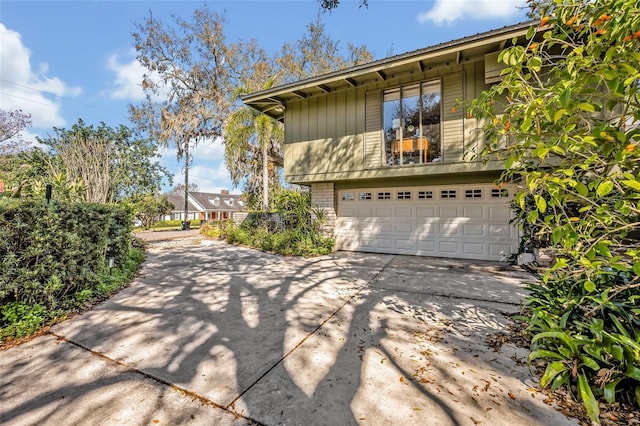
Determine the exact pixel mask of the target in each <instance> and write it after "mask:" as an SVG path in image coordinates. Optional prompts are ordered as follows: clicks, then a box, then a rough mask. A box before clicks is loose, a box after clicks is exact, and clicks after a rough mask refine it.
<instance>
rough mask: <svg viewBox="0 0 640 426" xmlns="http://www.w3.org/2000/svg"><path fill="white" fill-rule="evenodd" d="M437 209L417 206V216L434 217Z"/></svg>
mask: <svg viewBox="0 0 640 426" xmlns="http://www.w3.org/2000/svg"><path fill="white" fill-rule="evenodd" d="M434 216H435V210H434V208H433V207H418V208H416V217H419V218H423V217H434Z"/></svg>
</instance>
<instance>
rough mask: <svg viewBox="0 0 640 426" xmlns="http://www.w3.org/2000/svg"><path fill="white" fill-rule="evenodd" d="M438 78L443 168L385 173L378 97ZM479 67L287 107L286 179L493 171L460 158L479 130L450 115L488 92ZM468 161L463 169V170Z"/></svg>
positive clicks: (475, 145)
mask: <svg viewBox="0 0 640 426" xmlns="http://www.w3.org/2000/svg"><path fill="white" fill-rule="evenodd" d="M434 78H440V79H441V99H442V124H441V125H442V127H441V139H442V160H443V161H442V162H441V163H430V164H425V165H417V166H403V167H393V166H392V167H389V166H386V165H384V163H383V158H382V157H383V133H382V119H383V117H382V92H383V91H384V90H386V89H389V88H393V87H398V86H401V85H405V84H410V83H415V82H420V81H426V80H433V79H434ZM486 87H487V86H486V85H485V84H484V64H483V63H482V62H481V61H477V62H471V63H466V64H464V65H451V66H446V67H440V68H437V69H433V70H426V71H425V73H423V74H421V73H415V74H413V75H411V76H404V77H403V78H396V79H389V80H387V81H382V80H378V81H375V82H371V83H370V84H367V85H363V86H359V87H357V88H349V89H345V90H341V91H336V92H331V93H327V94H318V95H314V96H312V97H310V98H307V99H300V100H297V101H294V102H289V103H287V110H286V120H285V139H286V143H285V147H284V151H285V178H286V179H287V180H288V181H289V182H297V183H307V182H320V181H334V180H342V181H344V180H347V181H348V180H350V179H354V180H357V179H371V178H377V179H384V178H399V177H401V176H416V177H418V176H426V177H430V178H436V177H437V176H440V177H437V178H439V179H446V178H444V177H443V176H445V175H447V174H454V173H472V172H474V171H477V172H480V171H489V170H498V169H499V167H498V166H497V165H496V164H492V165H489V166H487V165H482V163H481V162H475V163H468V162H469V161H470V160H471V159H472V157H471V156H468V157H466V158H465V157H464V154H465V152H469V151H472V152H478V151H479V149H481V147H482V140H483V136H482V133H481V131H479V130H480V128H481V123H478V121H477V120H475V119H473V118H466V117H465V114H466V113H465V111H464V108H462V107H458V108H457V109H456V111H455V112H454V111H453V108H454V106H455V103H456V100H457V99H458V98H461V99H462V98H468V97H476V96H477V95H479V94H480V93H481V92H482V90H484V89H486ZM463 162H467V164H461V163H463Z"/></svg>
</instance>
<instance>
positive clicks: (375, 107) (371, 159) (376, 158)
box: [364, 91, 382, 169]
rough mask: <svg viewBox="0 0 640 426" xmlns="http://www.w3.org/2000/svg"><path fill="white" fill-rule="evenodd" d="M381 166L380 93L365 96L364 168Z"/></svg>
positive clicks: (369, 93) (375, 92) (368, 93)
mask: <svg viewBox="0 0 640 426" xmlns="http://www.w3.org/2000/svg"><path fill="white" fill-rule="evenodd" d="M381 165H382V92H380V91H373V92H367V93H366V94H365V124H364V168H365V169H374V168H376V167H380V166H381Z"/></svg>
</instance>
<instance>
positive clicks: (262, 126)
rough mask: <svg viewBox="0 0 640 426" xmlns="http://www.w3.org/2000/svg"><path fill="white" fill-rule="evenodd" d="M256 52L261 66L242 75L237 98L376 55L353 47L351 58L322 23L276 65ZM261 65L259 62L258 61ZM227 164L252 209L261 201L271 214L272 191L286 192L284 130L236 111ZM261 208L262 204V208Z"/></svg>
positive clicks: (244, 111) (287, 46)
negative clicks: (283, 187)
mask: <svg viewBox="0 0 640 426" xmlns="http://www.w3.org/2000/svg"><path fill="white" fill-rule="evenodd" d="M243 50H244V51H245V52H251V53H252V55H253V58H254V60H253V61H252V62H251V63H253V64H257V65H255V66H253V67H245V68H244V72H243V73H241V76H242V80H241V82H242V83H243V84H244V85H243V86H238V88H237V89H236V92H235V93H238V94H242V93H248V92H252V91H257V90H267V89H270V88H271V87H273V86H274V85H276V84H285V83H288V82H292V81H297V80H300V79H303V78H308V77H312V76H317V75H320V74H325V73H329V72H333V71H336V70H339V69H343V68H347V67H350V66H354V65H358V64H361V63H365V62H368V61H371V60H372V59H373V55H372V54H371V53H370V52H369V51H368V50H367V48H366V47H365V46H359V47H356V46H353V45H351V44H349V45H348V46H347V52H346V54H345V52H344V51H343V50H342V49H341V48H340V45H339V42H337V41H334V40H333V39H331V37H330V36H329V35H327V34H326V31H325V26H324V24H323V23H322V22H321V20H320V17H319V16H318V17H317V18H316V21H315V22H314V23H311V24H309V25H307V33H306V34H304V35H303V36H302V37H301V38H300V39H299V40H297V41H296V42H295V43H294V44H285V45H284V46H283V47H282V49H281V52H280V53H279V54H278V55H277V56H275V57H274V58H273V59H269V58H268V57H266V54H264V52H263V51H262V50H260V49H259V48H257V47H256V46H255V45H254V46H251V49H249V48H247V46H245V48H244V49H243ZM256 59H257V60H256ZM224 140H225V162H226V164H227V168H228V170H229V173H230V175H231V179H232V182H233V184H234V185H236V186H237V185H239V184H240V183H241V182H243V183H244V190H245V195H246V197H247V199H248V201H249V205H253V201H254V200H255V201H257V200H258V199H261V202H260V204H261V206H262V208H263V209H265V210H267V209H268V208H269V205H270V199H271V200H272V199H273V197H271V198H270V193H273V192H274V191H269V187H270V186H271V188H272V189H278V188H279V187H280V186H281V182H280V180H281V177H280V171H281V169H282V167H283V165H284V160H283V152H282V143H283V141H284V131H283V128H282V125H281V124H280V123H278V122H277V121H275V120H274V119H272V118H270V117H268V116H266V115H264V114H259V113H258V112H257V111H255V110H253V109H251V108H247V107H240V108H237V109H235V110H234V111H233V112H232V113H231V115H230V117H229V120H228V121H227V123H226V126H225V132H224ZM256 204H257V203H256Z"/></svg>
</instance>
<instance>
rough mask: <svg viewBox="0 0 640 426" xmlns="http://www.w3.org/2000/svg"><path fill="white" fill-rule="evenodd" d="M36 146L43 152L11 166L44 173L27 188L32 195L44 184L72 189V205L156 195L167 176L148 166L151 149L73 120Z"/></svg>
mask: <svg viewBox="0 0 640 426" xmlns="http://www.w3.org/2000/svg"><path fill="white" fill-rule="evenodd" d="M38 141H39V142H40V143H41V144H43V145H44V146H46V147H48V149H49V152H48V153H46V152H43V151H40V150H38V152H34V153H32V154H31V155H30V156H28V158H27V157H23V158H22V159H23V160H24V162H18V163H17V167H20V168H22V169H25V166H26V165H29V164H31V165H32V166H33V167H36V169H35V170H43V171H45V170H46V173H45V174H44V175H40V176H37V178H36V179H35V180H34V181H31V183H30V185H31V187H32V188H33V190H34V191H36V192H41V191H42V189H43V187H44V183H52V184H54V187H55V186H58V188H56V189H60V190H63V188H64V187H67V188H66V189H64V191H68V189H69V188H77V189H76V191H75V192H74V193H76V194H77V195H78V196H79V200H76V201H80V200H81V201H86V202H93V203H107V202H114V201H119V200H122V199H124V198H126V197H130V196H132V195H134V194H148V193H151V194H155V193H158V192H159V190H160V186H161V184H162V180H163V179H165V178H168V179H170V176H171V175H170V174H169V172H168V170H167V169H165V168H164V167H162V166H161V165H160V164H159V162H158V161H157V160H156V161H154V159H155V158H157V156H158V147H157V145H156V144H154V143H151V142H150V141H149V140H145V139H139V138H134V137H133V135H132V132H131V130H130V129H129V128H127V127H126V126H120V127H118V128H116V129H114V128H111V127H109V126H107V125H106V124H104V123H101V124H100V125H99V126H97V127H94V126H93V125H87V124H86V123H85V122H84V121H82V120H78V122H77V123H76V124H74V125H73V126H72V127H71V128H70V129H69V130H66V129H62V128H54V133H53V135H50V136H48V137H46V138H38ZM36 165H37V166H36ZM33 167H29V168H28V170H31V169H33ZM18 175H19V174H18ZM47 180H48V181H49V182H46V181H47ZM41 181H45V182H41ZM58 194H59V193H58ZM59 195H60V194H59ZM70 198H74V197H73V196H71V195H70Z"/></svg>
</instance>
